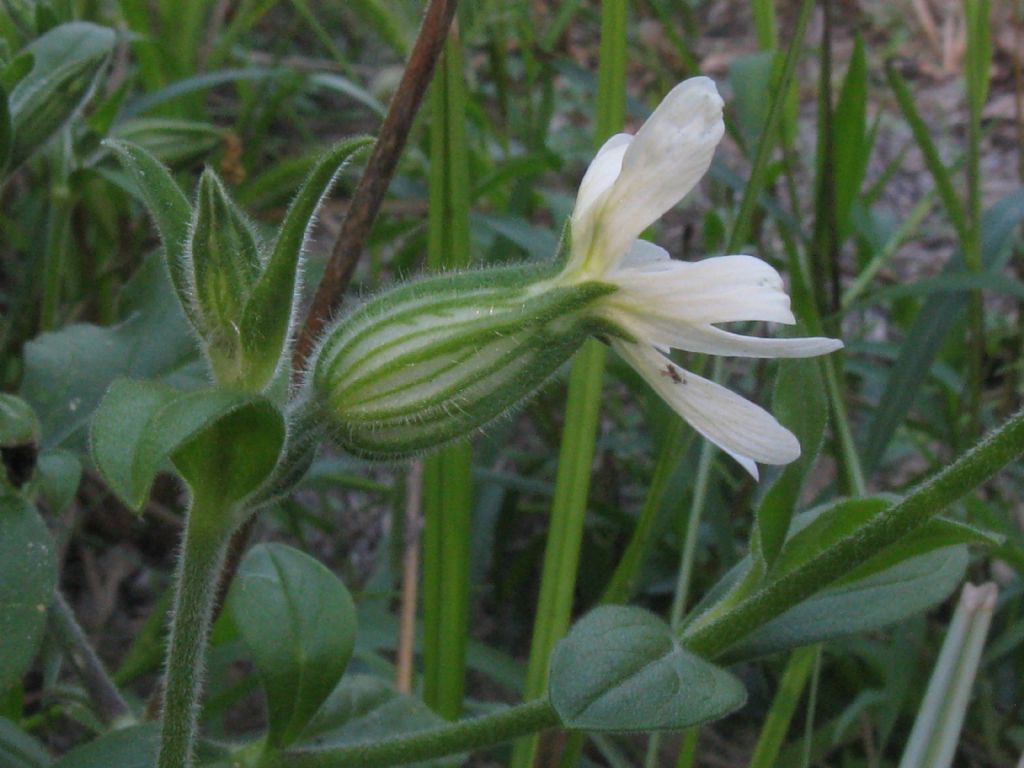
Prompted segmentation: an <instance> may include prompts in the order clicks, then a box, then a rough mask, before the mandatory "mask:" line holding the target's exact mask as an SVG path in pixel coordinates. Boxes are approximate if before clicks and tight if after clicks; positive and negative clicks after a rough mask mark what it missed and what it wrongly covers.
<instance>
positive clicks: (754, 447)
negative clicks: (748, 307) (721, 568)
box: [612, 341, 800, 478]
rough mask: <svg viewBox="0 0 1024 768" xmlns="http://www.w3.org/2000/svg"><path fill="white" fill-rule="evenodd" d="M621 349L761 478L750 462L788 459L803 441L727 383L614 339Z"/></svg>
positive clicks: (705, 431) (665, 394) (700, 428)
mask: <svg viewBox="0 0 1024 768" xmlns="http://www.w3.org/2000/svg"><path fill="white" fill-rule="evenodd" d="M612 345H613V346H614V347H615V349H616V351H617V352H618V353H619V354H620V355H621V356H622V357H623V359H625V360H626V362H628V363H629V364H630V365H631V366H633V368H635V369H636V371H637V373H639V374H640V375H641V376H643V377H644V379H646V380H647V382H648V383H649V384H650V385H651V386H652V387H653V388H654V391H655V392H657V393H658V394H659V395H660V396H661V397H662V398H663V399H664V400H665V402H667V403H668V404H669V405H670V406H672V408H673V410H675V411H676V412H677V413H678V414H679V415H680V416H682V417H683V418H684V419H686V421H687V422H689V423H690V425H691V426H692V427H693V428H694V429H696V430H697V431H698V432H699V433H700V434H701V435H703V436H704V437H705V438H707V439H708V440H710V441H711V442H713V443H714V444H715V445H717V446H719V447H720V448H722V450H724V451H726V452H727V453H729V454H730V455H731V456H733V457H734V458H736V459H737V460H738V461H740V463H741V464H742V465H743V466H744V468H745V469H746V470H747V471H748V472H751V474H753V475H754V477H755V478H756V477H757V475H756V468H754V470H753V471H752V470H751V466H750V462H754V461H757V462H761V463H762V464H788V463H789V462H791V461H795V460H796V459H798V458H799V457H800V443H799V442H798V441H797V439H796V437H794V436H793V433H792V432H790V431H789V430H788V429H786V428H785V427H783V426H782V425H781V424H779V422H778V421H776V420H775V417H774V416H772V415H771V414H770V413H768V412H767V411H765V410H764V409H763V408H760V407H759V406H756V405H754V404H753V403H751V402H750V401H749V400H745V399H744V398H742V397H740V396H739V395H737V394H735V393H734V392H730V391H729V390H728V389H726V388H725V387H723V386H721V385H719V384H716V383H714V382H713V381H708V380H707V379H705V378H702V377H700V376H697V375H696V374H694V373H691V372H689V371H685V370H683V369H682V368H680V367H679V366H677V365H675V364H674V363H672V361H670V360H669V359H668V358H667V357H665V356H664V355H662V354H660V353H659V352H657V351H655V350H654V349H653V348H651V347H647V346H644V345H641V344H629V343H625V342H621V341H613V342H612Z"/></svg>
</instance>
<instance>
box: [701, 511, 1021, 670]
mask: <svg viewBox="0 0 1024 768" xmlns="http://www.w3.org/2000/svg"><path fill="white" fill-rule="evenodd" d="M892 503H893V501H892V500H891V499H889V498H884V497H875V498H870V497H869V498H863V499H844V500H841V501H838V502H835V503H833V504H830V505H825V506H822V507H819V508H817V509H814V510H811V511H809V512H805V513H804V514H802V515H800V516H799V517H797V518H796V519H794V521H793V533H792V534H791V535H790V538H789V540H788V541H787V542H786V545H785V547H784V548H783V550H782V552H781V554H780V556H779V558H778V560H777V562H776V564H775V568H774V569H773V571H772V572H771V574H770V577H771V578H773V579H779V578H782V577H783V576H785V575H786V574H787V573H790V572H793V571H795V570H796V569H798V568H800V567H801V566H803V565H804V564H806V563H807V562H808V561H810V560H811V559H813V558H814V557H816V556H817V555H818V554H820V553H821V552H823V551H824V550H825V549H827V548H829V547H830V546H832V545H834V544H835V543H836V542H838V541H839V540H840V539H844V538H847V537H850V536H856V535H857V532H858V530H859V529H860V528H862V527H863V526H864V525H866V524H867V523H868V522H870V521H871V520H872V519H874V518H875V517H876V516H877V515H878V514H880V513H881V512H882V511H883V510H885V509H887V508H888V507H889V506H891V505H892ZM1001 541H1002V538H1001V537H1000V536H998V535H995V534H992V533H990V532H988V531H984V530H981V529H979V528H975V527H973V526H970V525H966V524H964V523H961V522H958V521H954V520H949V519H947V518H941V517H939V518H933V519H932V520H929V521H928V522H927V523H925V524H924V525H922V526H921V527H920V528H919V529H917V530H915V531H914V532H913V533H912V534H910V535H909V536H906V537H905V538H903V539H902V540H900V541H898V542H896V543H895V544H893V545H891V546H888V547H886V548H884V549H882V550H881V551H879V552H878V553H876V554H875V555H874V556H873V557H871V558H869V559H868V560H866V561H864V562H863V563H861V564H860V566H858V567H857V568H856V569H854V570H853V571H851V572H850V573H849V574H847V575H846V576H845V577H843V578H842V579H840V580H838V581H836V582H833V583H832V584H830V585H828V587H827V588H826V589H823V591H822V592H820V593H819V594H817V595H815V596H814V597H812V598H810V599H808V600H806V601H805V602H803V603H801V604H800V605H798V606H796V607H794V608H792V609H790V610H789V611H788V612H787V613H785V614H783V615H782V616H779V617H776V618H775V619H773V620H772V621H771V622H769V623H768V624H766V625H764V626H763V627H761V628H759V629H757V630H755V631H754V632H753V633H752V634H751V635H749V636H748V637H747V638H745V639H743V640H742V641H741V642H740V643H738V644H737V645H736V646H735V647H732V648H730V649H729V651H728V654H727V658H729V659H730V660H735V659H742V658H748V657H751V656H759V655H763V654H766V653H772V652H775V651H780V650H786V649H789V648H795V647H798V646H801V645H808V644H811V643H815V642H818V641H820V640H826V639H829V638H832V637H838V636H841V635H846V634H853V633H856V632H864V631H869V630H873V629H878V628H880V627H883V626H885V625H887V624H891V623H893V622H896V621H899V620H901V619H904V618H906V617H908V616H911V615H913V614H915V613H919V612H921V611H923V610H925V609H927V608H928V607H930V606H931V605H933V604H935V603H937V602H939V601H941V600H943V599H945V598H946V597H947V596H948V595H949V594H950V592H952V590H953V589H955V588H956V586H957V585H958V584H959V583H960V580H962V578H963V572H964V568H965V567H966V563H967V553H966V547H965V545H967V544H982V545H985V546H998V545H999V544H1000V543H1001ZM759 573H760V571H759V570H757V569H756V563H755V562H754V561H752V560H751V558H750V557H747V558H745V559H744V560H743V561H741V562H740V563H739V564H737V565H736V566H735V567H734V568H733V569H732V570H731V571H729V573H727V574H726V575H725V576H724V577H723V578H722V580H721V581H719V583H718V584H716V585H715V586H714V587H712V589H711V590H710V591H709V593H708V595H707V596H706V597H705V599H704V600H703V601H702V602H701V604H700V605H698V606H697V608H696V609H694V611H693V612H692V613H691V626H696V625H699V624H701V623H704V622H705V621H706V620H707V618H708V617H709V616H710V615H712V614H714V615H721V614H722V613H724V612H726V611H728V610H729V606H730V605H733V604H734V603H735V602H736V599H737V596H739V597H740V598H742V597H746V596H749V594H750V592H751V590H752V589H754V588H756V587H757V586H758V585H759V584H760V582H759V580H758V578H757V576H758V574H759ZM930 574H934V579H930V578H929V577H930ZM785 617H790V619H792V622H791V623H790V624H786V622H785V621H784V618H785Z"/></svg>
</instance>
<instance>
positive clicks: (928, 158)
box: [885, 63, 968, 242]
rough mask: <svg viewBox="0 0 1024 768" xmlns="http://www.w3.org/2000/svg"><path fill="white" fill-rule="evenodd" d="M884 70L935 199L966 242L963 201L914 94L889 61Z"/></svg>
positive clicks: (965, 218) (965, 220)
mask: <svg viewBox="0 0 1024 768" xmlns="http://www.w3.org/2000/svg"><path fill="white" fill-rule="evenodd" d="M885 73H886V76H887V77H888V79H889V87H890V88H891V89H892V92H893V95H894V96H895V97H896V103H897V104H899V107H900V111H901V112H903V117H904V119H905V120H906V121H907V124H908V125H909V126H910V130H911V132H912V133H913V134H914V141H916V142H917V146H918V148H919V149H920V150H921V154H922V155H923V156H924V162H925V165H926V166H927V167H928V172H929V173H930V174H931V175H932V179H934V180H935V188H936V190H938V193H939V199H940V200H942V205H943V206H944V207H945V209H946V215H948V216H949V218H950V221H951V222H952V224H953V227H954V228H955V229H956V232H957V236H958V237H959V238H960V242H966V240H967V238H968V223H967V216H966V214H965V213H964V207H963V203H962V202H961V201H960V198H959V197H958V196H957V193H956V187H955V186H954V184H953V178H952V177H951V176H950V173H949V169H948V168H947V167H946V164H945V163H944V162H943V161H942V158H941V157H940V156H939V150H938V149H937V148H936V147H935V142H934V141H932V136H931V128H930V127H929V126H928V124H927V123H926V122H925V120H924V118H923V117H921V113H920V112H919V111H918V109H917V104H915V103H914V95H913V94H912V93H911V91H910V88H909V86H907V82H906V81H905V80H904V79H903V76H902V75H900V73H899V72H897V71H896V68H895V66H894V65H893V64H892V63H890V64H889V66H887V67H886V69H885Z"/></svg>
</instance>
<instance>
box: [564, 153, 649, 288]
mask: <svg viewBox="0 0 1024 768" xmlns="http://www.w3.org/2000/svg"><path fill="white" fill-rule="evenodd" d="M631 141H633V137H632V136H631V135H629V134H628V133H617V134H615V135H614V136H612V137H611V138H610V139H608V141H606V142H605V143H604V145H603V146H602V147H601V149H599V150H598V152H597V155H595V156H594V159H593V160H591V161H590V166H589V167H588V168H587V172H586V173H585V174H584V175H583V181H581V182H580V188H579V191H578V192H577V193H576V206H575V207H574V208H573V212H572V222H571V226H572V257H571V259H570V263H569V266H568V269H569V270H572V271H575V270H576V269H578V268H581V267H583V266H584V264H586V262H587V261H589V260H594V261H595V262H596V270H597V271H599V272H601V271H604V269H605V266H606V262H607V261H608V257H606V256H605V255H604V254H605V251H604V249H602V248H600V247H598V248H596V249H595V248H594V247H593V246H594V238H595V237H596V236H597V235H598V232H599V231H600V221H599V216H600V212H601V210H602V208H603V202H604V200H605V199H606V198H607V196H608V191H609V190H610V189H611V187H612V185H613V184H614V183H615V179H616V178H618V175H619V170H620V169H621V168H622V158H623V156H624V155H625V154H626V148H627V147H628V146H629V144H630V142H631Z"/></svg>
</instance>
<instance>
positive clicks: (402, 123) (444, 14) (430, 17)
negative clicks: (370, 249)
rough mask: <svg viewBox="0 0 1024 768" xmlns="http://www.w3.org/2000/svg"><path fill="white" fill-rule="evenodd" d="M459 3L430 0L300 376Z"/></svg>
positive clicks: (319, 300) (301, 345) (314, 318)
mask: <svg viewBox="0 0 1024 768" xmlns="http://www.w3.org/2000/svg"><path fill="white" fill-rule="evenodd" d="M456 5H458V2H457V0H429V3H428V5H427V11H426V14H425V15H424V17H423V23H422V25H421V26H420V31H419V34H418V35H417V36H416V42H415V44H414V45H413V48H412V53H410V54H409V61H408V63H407V64H406V65H405V72H404V73H403V74H402V80H401V82H400V83H399V84H398V90H397V91H395V95H394V97H393V98H392V99H391V104H390V106H389V107H388V113H387V115H386V116H385V117H384V122H383V123H382V124H381V127H380V133H379V134H378V136H377V142H376V144H374V146H373V152H372V153H371V155H370V159H369V161H368V162H367V164H366V169H365V170H364V171H363V175H362V177H361V178H360V179H359V185H358V186H357V187H356V191H355V193H354V194H353V196H352V204H351V205H350V206H349V210H348V215H347V216H346V217H345V220H344V221H343V222H342V225H341V232H339V233H338V239H337V240H335V242H334V248H333V250H332V251H331V257H330V260H329V261H328V262H327V269H326V270H325V271H324V276H323V279H321V281H320V285H319V286H318V287H317V291H316V295H315V296H314V298H313V305H312V307H311V308H310V310H309V314H308V315H307V316H306V322H305V324H304V325H303V327H302V332H301V333H300V334H299V339H298V342H297V343H296V345H295V352H294V355H293V360H292V362H293V367H294V370H295V371H296V375H301V372H302V371H303V370H304V369H305V366H306V360H307V358H308V357H309V354H310V352H312V350H313V346H314V345H315V344H316V340H317V337H318V336H319V335H320V331H321V330H322V329H323V327H324V325H325V324H326V323H327V320H328V319H329V318H330V316H331V315H332V314H333V313H334V312H335V311H336V310H337V309H338V307H339V306H340V305H341V301H342V297H343V295H344V293H345V290H346V289H347V288H348V285H349V283H350V282H351V281H352V275H353V273H354V272H355V268H356V264H357V262H358V261H359V256H360V254H361V253H362V252H363V246H364V245H365V244H366V238H367V237H368V236H369V234H370V227H371V226H372V225H373V222H374V219H375V218H376V217H377V211H378V210H379V208H380V204H381V201H382V200H383V199H384V193H385V192H387V188H388V185H389V184H390V183H391V177H392V176H393V175H394V172H395V168H396V167H397V165H398V158H399V155H401V154H402V149H403V148H404V147H405V142H406V140H407V139H408V137H409V130H410V128H412V122H413V119H414V118H415V117H416V112H417V111H418V110H419V107H420V104H421V103H422V101H423V95H424V93H425V92H426V90H427V86H428V85H429V84H430V79H431V77H433V74H434V66H435V65H436V64H437V59H438V57H439V56H440V55H441V49H442V47H443V46H444V41H445V38H446V37H447V35H448V28H449V26H450V25H451V21H452V17H453V16H454V14H455V7H456Z"/></svg>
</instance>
